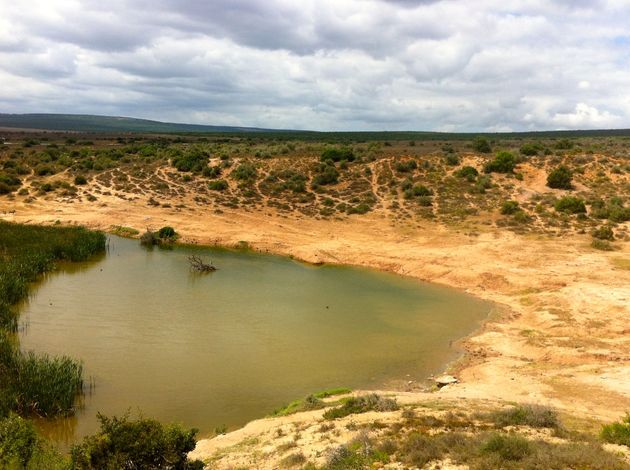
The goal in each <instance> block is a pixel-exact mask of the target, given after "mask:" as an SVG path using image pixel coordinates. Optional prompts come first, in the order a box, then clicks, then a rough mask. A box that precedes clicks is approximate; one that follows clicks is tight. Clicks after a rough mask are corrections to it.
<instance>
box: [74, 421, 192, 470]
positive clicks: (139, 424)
mask: <svg viewBox="0 0 630 470" xmlns="http://www.w3.org/2000/svg"><path fill="white" fill-rule="evenodd" d="M98 419H99V421H100V425H101V429H100V431H99V432H98V433H97V434H95V435H93V436H88V437H86V438H84V439H83V442H81V443H80V444H78V445H76V446H74V447H73V448H72V468H73V469H77V470H79V469H81V470H83V469H85V470H91V469H97V468H99V469H101V468H102V469H115V468H155V469H168V468H172V469H182V470H184V469H195V470H201V469H202V468H203V463H202V462H201V461H199V460H197V461H189V460H188V458H187V454H188V452H190V451H191V450H193V449H194V448H195V435H196V433H197V430H196V429H191V430H184V429H183V428H181V427H180V426H178V425H174V424H171V425H163V424H161V423H160V422H158V421H156V420H153V419H147V418H139V419H137V420H131V419H129V417H128V416H123V417H121V418H117V417H113V418H107V417H105V416H103V415H101V414H99V415H98Z"/></svg>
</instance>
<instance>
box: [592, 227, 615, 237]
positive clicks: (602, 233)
mask: <svg viewBox="0 0 630 470" xmlns="http://www.w3.org/2000/svg"><path fill="white" fill-rule="evenodd" d="M592 235H593V238H598V239H599V240H614V238H615V232H613V229H612V227H610V226H609V225H602V226H601V227H598V228H596V229H595V230H593V233H592Z"/></svg>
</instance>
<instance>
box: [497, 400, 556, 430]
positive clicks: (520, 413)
mask: <svg viewBox="0 0 630 470" xmlns="http://www.w3.org/2000/svg"><path fill="white" fill-rule="evenodd" d="M488 418H489V419H490V420H492V421H494V423H495V425H496V426H498V427H505V426H530V427H532V428H552V429H559V428H561V427H562V424H561V423H560V419H559V418H558V413H557V412H556V411H554V410H553V409H551V408H548V407H546V406H541V405H519V406H515V407H513V408H508V409H506V410H499V411H496V412H493V413H490V414H489V415H488Z"/></svg>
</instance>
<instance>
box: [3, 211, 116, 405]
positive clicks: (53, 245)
mask: <svg viewBox="0 0 630 470" xmlns="http://www.w3.org/2000/svg"><path fill="white" fill-rule="evenodd" d="M104 250H105V235H104V234H102V233H100V232H91V231H89V230H86V229H84V228H81V227H38V226H28V225H18V224H10V223H6V222H0V376H1V377H2V382H0V415H2V416H5V415H7V414H8V413H9V412H10V411H14V412H17V413H19V414H22V415H26V414H38V415H43V416H54V415H58V414H69V413H72V412H73V404H74V400H75V397H76V395H77V394H78V393H80V391H81V389H82V386H83V378H82V366H81V364H80V363H79V362H77V361H76V360H73V359H71V358H68V357H51V356H48V355H42V354H34V353H23V352H21V351H20V349H19V346H18V344H17V341H16V338H15V337H14V335H13V333H14V332H15V331H16V328H17V318H18V311H17V303H18V302H20V301H21V300H24V299H25V298H26V296H27V295H28V291H29V286H30V284H31V283H32V282H33V281H35V280H36V279H37V277H38V276H40V275H41V274H43V273H45V272H47V271H50V270H51V269H53V267H54V265H55V262H57V261H63V260H68V261H84V260H86V259H88V258H89V257H90V256H91V255H93V254H95V253H99V252H102V251H104Z"/></svg>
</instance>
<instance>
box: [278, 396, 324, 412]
mask: <svg viewBox="0 0 630 470" xmlns="http://www.w3.org/2000/svg"><path fill="white" fill-rule="evenodd" d="M321 398H324V397H321V396H319V397H318V396H316V395H315V394H311V395H308V396H307V397H306V398H304V399H301V400H294V401H292V402H291V403H289V404H288V405H286V406H283V407H282V408H279V409H277V410H274V412H273V416H287V415H290V414H293V413H300V412H302V411H311V410H318V409H320V408H323V407H324V406H326V405H325V403H324V402H323V401H322V400H321Z"/></svg>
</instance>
